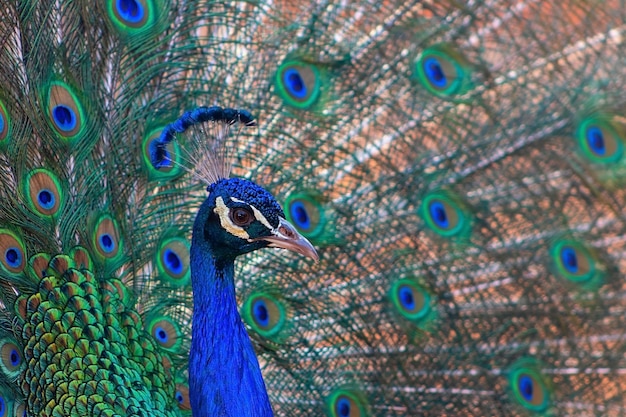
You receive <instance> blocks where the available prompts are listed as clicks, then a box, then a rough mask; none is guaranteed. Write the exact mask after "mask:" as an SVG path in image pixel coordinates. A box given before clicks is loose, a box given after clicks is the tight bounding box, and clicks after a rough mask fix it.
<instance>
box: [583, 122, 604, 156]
mask: <svg viewBox="0 0 626 417" xmlns="http://www.w3.org/2000/svg"><path fill="white" fill-rule="evenodd" d="M587 144H588V145H589V148H590V149H591V151H592V152H593V153H595V154H597V155H600V156H604V155H605V154H606V144H605V142H604V134H603V133H602V129H600V128H599V127H597V126H591V127H590V128H589V129H587Z"/></svg>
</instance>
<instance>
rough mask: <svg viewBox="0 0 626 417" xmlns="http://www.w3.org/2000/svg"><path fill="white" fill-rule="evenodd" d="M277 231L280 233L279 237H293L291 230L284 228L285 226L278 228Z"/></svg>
mask: <svg viewBox="0 0 626 417" xmlns="http://www.w3.org/2000/svg"><path fill="white" fill-rule="evenodd" d="M278 231H279V232H280V234H281V235H283V236H287V237H294V233H293V230H291V229H289V228H287V227H285V226H280V227H279V228H278Z"/></svg>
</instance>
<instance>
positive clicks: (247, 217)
mask: <svg viewBox="0 0 626 417" xmlns="http://www.w3.org/2000/svg"><path fill="white" fill-rule="evenodd" d="M229 214H230V219H231V220H232V221H233V223H234V224H235V225H236V226H240V227H241V226H248V225H249V224H250V223H252V222H253V221H254V215H253V214H252V213H251V212H250V210H248V209H245V208H243V207H237V208H234V209H232V210H230V213H229Z"/></svg>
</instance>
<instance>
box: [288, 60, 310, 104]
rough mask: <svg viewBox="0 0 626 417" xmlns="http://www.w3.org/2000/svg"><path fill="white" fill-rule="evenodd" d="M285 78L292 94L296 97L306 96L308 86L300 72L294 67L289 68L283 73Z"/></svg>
mask: <svg viewBox="0 0 626 417" xmlns="http://www.w3.org/2000/svg"><path fill="white" fill-rule="evenodd" d="M283 78H284V81H285V85H286V86H287V90H288V91H289V93H290V94H292V95H293V96H294V97H295V98H300V99H302V98H305V97H306V96H307V93H308V91H307V87H306V84H305V83H304V80H303V79H302V76H301V75H300V73H299V72H298V71H297V70H295V69H293V68H289V69H287V70H286V71H285V72H284V73H283Z"/></svg>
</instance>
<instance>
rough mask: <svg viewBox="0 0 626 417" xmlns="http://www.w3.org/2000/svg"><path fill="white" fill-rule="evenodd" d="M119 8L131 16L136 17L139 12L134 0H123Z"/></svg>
mask: <svg viewBox="0 0 626 417" xmlns="http://www.w3.org/2000/svg"><path fill="white" fill-rule="evenodd" d="M121 9H122V11H123V12H124V13H128V14H129V15H131V16H132V17H137V15H138V14H139V7H137V2H136V1H134V0H125V1H122V2H121Z"/></svg>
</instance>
